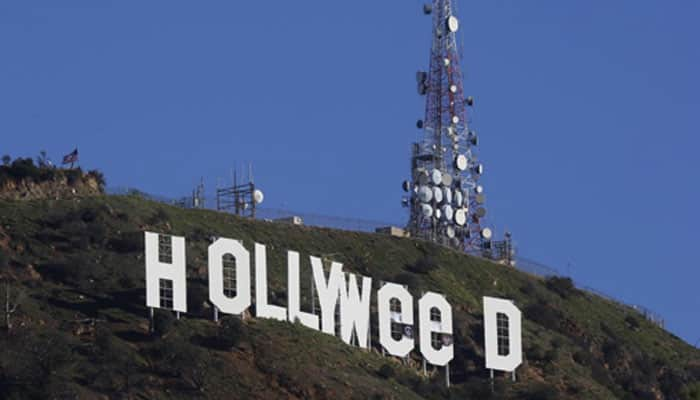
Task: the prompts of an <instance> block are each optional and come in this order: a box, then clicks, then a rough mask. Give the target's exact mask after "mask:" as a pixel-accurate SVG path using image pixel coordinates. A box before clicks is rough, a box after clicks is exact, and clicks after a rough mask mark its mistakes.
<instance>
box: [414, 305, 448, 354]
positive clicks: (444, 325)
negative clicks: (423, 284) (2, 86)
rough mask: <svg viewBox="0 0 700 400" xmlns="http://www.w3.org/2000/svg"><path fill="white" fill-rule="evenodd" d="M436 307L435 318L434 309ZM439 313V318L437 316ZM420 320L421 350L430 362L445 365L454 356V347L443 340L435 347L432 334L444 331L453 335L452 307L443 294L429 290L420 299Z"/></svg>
mask: <svg viewBox="0 0 700 400" xmlns="http://www.w3.org/2000/svg"><path fill="white" fill-rule="evenodd" d="M433 309H436V312H435V313H434V314H435V317H436V319H435V320H433V319H432V316H433V312H432V310H433ZM438 314H439V320H438V319H437V316H438ZM418 320H419V322H420V332H419V334H420V352H421V354H423V357H425V359H426V361H428V362H429V363H430V364H433V365H438V366H441V367H444V366H445V365H447V364H448V363H449V362H450V361H451V360H452V358H453V357H454V347H453V345H452V342H451V341H450V342H449V344H446V343H444V342H441V348H440V349H439V350H438V349H435V348H434V347H433V344H432V334H433V332H435V333H443V334H448V335H450V336H452V307H451V306H450V303H448V302H447V300H445V297H444V296H442V295H441V294H437V293H432V292H428V293H426V294H425V295H423V297H421V299H420V300H418Z"/></svg>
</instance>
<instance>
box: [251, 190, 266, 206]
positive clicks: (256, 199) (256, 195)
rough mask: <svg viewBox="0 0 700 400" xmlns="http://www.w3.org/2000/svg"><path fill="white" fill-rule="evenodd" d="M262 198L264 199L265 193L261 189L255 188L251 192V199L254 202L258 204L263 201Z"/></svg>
mask: <svg viewBox="0 0 700 400" xmlns="http://www.w3.org/2000/svg"><path fill="white" fill-rule="evenodd" d="M263 200H265V195H264V194H263V192H262V191H260V190H258V189H256V190H255V191H254V192H253V201H254V202H255V204H260V203H262V202H263Z"/></svg>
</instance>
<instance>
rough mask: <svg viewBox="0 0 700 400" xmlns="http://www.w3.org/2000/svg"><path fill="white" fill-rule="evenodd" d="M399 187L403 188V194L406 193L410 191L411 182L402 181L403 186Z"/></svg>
mask: <svg viewBox="0 0 700 400" xmlns="http://www.w3.org/2000/svg"><path fill="white" fill-rule="evenodd" d="M401 186H402V187H403V191H404V192H408V191H410V190H411V182H409V181H403V185H401Z"/></svg>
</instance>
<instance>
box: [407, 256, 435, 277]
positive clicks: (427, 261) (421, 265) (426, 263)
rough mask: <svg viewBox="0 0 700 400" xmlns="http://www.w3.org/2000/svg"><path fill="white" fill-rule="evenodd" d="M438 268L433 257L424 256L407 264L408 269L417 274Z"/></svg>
mask: <svg viewBox="0 0 700 400" xmlns="http://www.w3.org/2000/svg"><path fill="white" fill-rule="evenodd" d="M437 268H438V265H437V263H436V262H435V260H434V259H433V257H430V256H425V257H422V258H421V259H419V260H418V261H416V262H415V263H414V264H412V265H409V266H408V270H409V271H411V272H415V273H417V274H427V273H429V272H430V271H433V270H435V269H437Z"/></svg>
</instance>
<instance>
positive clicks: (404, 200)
mask: <svg viewBox="0 0 700 400" xmlns="http://www.w3.org/2000/svg"><path fill="white" fill-rule="evenodd" d="M408 204H409V200H408V198H406V197H404V198H402V199H401V206H403V207H408Z"/></svg>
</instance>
